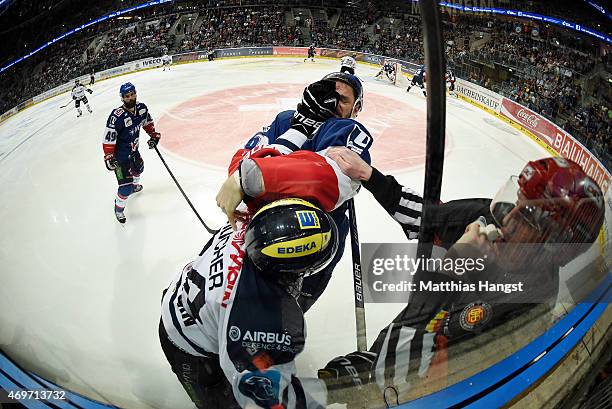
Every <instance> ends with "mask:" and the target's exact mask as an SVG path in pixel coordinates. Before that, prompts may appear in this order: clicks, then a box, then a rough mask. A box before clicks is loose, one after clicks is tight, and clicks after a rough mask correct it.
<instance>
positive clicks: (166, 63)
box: [162, 54, 172, 71]
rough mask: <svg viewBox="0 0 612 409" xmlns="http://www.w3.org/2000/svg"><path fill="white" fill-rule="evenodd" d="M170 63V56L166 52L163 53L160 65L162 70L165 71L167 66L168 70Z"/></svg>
mask: <svg viewBox="0 0 612 409" xmlns="http://www.w3.org/2000/svg"><path fill="white" fill-rule="evenodd" d="M170 63H172V57H170V56H169V55H168V54H164V55H163V56H162V66H163V67H164V69H163V71H166V67H168V71H170Z"/></svg>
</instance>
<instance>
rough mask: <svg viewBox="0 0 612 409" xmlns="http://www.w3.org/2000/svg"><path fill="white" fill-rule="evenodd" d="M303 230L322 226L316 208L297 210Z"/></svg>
mask: <svg viewBox="0 0 612 409" xmlns="http://www.w3.org/2000/svg"><path fill="white" fill-rule="evenodd" d="M295 214H296V215H297V217H298V222H299V223H300V228H301V229H302V230H306V229H318V228H319V227H321V224H320V222H319V216H317V213H316V212H315V211H314V210H298V211H296V212H295Z"/></svg>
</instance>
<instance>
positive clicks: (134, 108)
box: [102, 82, 161, 223]
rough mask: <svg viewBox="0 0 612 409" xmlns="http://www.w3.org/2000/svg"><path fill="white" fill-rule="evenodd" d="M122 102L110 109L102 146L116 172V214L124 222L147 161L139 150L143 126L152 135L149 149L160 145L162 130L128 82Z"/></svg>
mask: <svg viewBox="0 0 612 409" xmlns="http://www.w3.org/2000/svg"><path fill="white" fill-rule="evenodd" d="M119 94H120V96H121V101H122V102H123V105H122V106H121V107H119V108H117V109H115V110H113V112H111V114H110V115H109V117H108V120H107V122H106V129H105V130H104V140H103V142H102V148H103V150H104V162H105V164H106V168H107V169H108V170H110V171H114V172H115V176H116V177H117V183H118V184H119V188H118V189H117V196H116V198H115V217H116V218H117V220H118V221H119V222H120V223H125V220H126V219H125V214H124V209H125V203H126V201H127V199H128V197H129V196H130V195H131V194H132V193H137V192H140V191H141V190H142V185H141V184H140V183H139V181H140V175H141V174H142V172H143V170H144V161H143V160H142V157H141V156H140V152H139V151H138V139H139V136H140V128H141V127H142V128H143V129H144V130H145V132H146V133H147V134H148V135H149V137H150V139H149V141H148V145H149V149H153V148H155V147H156V146H157V144H158V142H159V138H160V137H161V134H160V133H159V132H156V131H155V125H154V124H153V118H152V117H151V114H150V113H149V109H148V108H147V106H146V105H145V104H143V103H142V102H136V87H134V85H133V84H132V83H130V82H127V83H125V84H123V85H122V86H121V88H120V89H119Z"/></svg>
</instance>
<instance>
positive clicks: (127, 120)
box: [125, 117, 132, 127]
mask: <svg viewBox="0 0 612 409" xmlns="http://www.w3.org/2000/svg"><path fill="white" fill-rule="evenodd" d="M125 126H126V127H128V126H132V118H130V117H127V118H125Z"/></svg>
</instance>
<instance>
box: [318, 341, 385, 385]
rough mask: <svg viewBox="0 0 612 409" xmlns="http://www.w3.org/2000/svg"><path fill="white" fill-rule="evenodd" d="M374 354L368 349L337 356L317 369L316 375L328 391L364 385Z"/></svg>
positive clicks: (373, 360) (368, 381)
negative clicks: (323, 366)
mask: <svg viewBox="0 0 612 409" xmlns="http://www.w3.org/2000/svg"><path fill="white" fill-rule="evenodd" d="M376 356H377V355H376V354H375V353H374V352H368V351H361V352H360V351H355V352H353V353H351V354H348V355H346V356H339V357H337V358H334V359H332V360H331V361H329V362H328V363H327V365H325V368H323V369H319V371H318V373H317V376H318V377H319V379H321V380H322V381H323V382H325V385H326V386H327V390H328V391H329V390H337V389H346V388H354V387H355V386H357V387H361V386H366V385H367V384H369V383H370V374H371V373H372V369H373V367H374V362H375V361H376Z"/></svg>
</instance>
